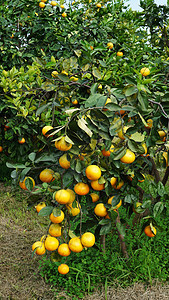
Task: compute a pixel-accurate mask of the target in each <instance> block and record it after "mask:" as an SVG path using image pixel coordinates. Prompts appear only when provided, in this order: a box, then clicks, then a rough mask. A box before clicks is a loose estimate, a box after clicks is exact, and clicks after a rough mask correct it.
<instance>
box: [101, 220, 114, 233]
mask: <svg viewBox="0 0 169 300" xmlns="http://www.w3.org/2000/svg"><path fill="white" fill-rule="evenodd" d="M108 221H109V222H108V224H106V225H103V226H102V227H101V229H100V235H104V234H107V233H109V232H111V229H112V224H111V220H108Z"/></svg>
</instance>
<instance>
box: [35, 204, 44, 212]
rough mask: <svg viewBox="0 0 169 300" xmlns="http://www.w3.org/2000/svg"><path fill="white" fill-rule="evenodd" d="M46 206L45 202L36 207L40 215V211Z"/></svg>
mask: <svg viewBox="0 0 169 300" xmlns="http://www.w3.org/2000/svg"><path fill="white" fill-rule="evenodd" d="M45 206H46V204H45V202H40V203H38V204H37V205H36V206H35V208H36V211H37V212H38V213H39V212H40V210H41V209H42V208H44V207H45Z"/></svg>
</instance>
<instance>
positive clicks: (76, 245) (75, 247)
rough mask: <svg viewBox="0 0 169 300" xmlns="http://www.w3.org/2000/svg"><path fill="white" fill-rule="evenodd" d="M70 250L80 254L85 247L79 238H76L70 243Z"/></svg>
mask: <svg viewBox="0 0 169 300" xmlns="http://www.w3.org/2000/svg"><path fill="white" fill-rule="evenodd" d="M69 248H70V250H71V251H73V252H76V253H79V252H81V251H82V250H83V245H82V243H81V240H80V239H79V238H78V237H74V238H72V239H71V240H70V241H69Z"/></svg>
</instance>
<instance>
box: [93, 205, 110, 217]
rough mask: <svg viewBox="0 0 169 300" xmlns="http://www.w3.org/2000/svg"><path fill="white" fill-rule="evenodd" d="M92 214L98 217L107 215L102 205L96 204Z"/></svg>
mask: <svg viewBox="0 0 169 300" xmlns="http://www.w3.org/2000/svg"><path fill="white" fill-rule="evenodd" d="M94 212H95V214H96V215H97V216H98V217H105V216H106V215H107V213H108V212H107V209H106V207H105V206H104V204H103V203H98V204H97V205H96V207H95V209H94Z"/></svg>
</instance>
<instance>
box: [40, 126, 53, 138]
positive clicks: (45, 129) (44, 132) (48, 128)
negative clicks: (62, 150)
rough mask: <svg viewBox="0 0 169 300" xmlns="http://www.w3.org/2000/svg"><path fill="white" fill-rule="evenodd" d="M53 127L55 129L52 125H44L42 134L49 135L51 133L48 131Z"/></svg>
mask: <svg viewBox="0 0 169 300" xmlns="http://www.w3.org/2000/svg"><path fill="white" fill-rule="evenodd" d="M51 129H53V127H52V126H44V127H43V128H42V134H43V135H44V136H46V137H48V136H49V134H46V133H47V132H48V131H49V130H51Z"/></svg>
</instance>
